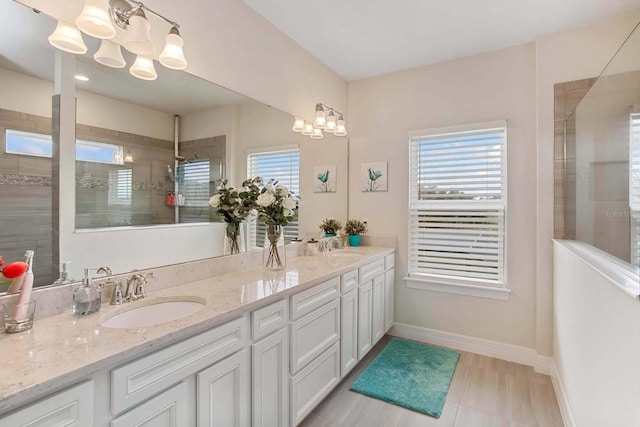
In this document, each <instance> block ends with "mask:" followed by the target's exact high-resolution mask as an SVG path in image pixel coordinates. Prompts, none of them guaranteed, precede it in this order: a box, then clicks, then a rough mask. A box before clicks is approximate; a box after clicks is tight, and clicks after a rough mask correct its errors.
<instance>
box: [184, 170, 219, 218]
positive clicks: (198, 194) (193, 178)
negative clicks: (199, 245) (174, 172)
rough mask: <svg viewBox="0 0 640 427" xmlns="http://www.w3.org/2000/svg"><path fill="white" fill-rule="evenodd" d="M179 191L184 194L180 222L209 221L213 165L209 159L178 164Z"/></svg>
mask: <svg viewBox="0 0 640 427" xmlns="http://www.w3.org/2000/svg"><path fill="white" fill-rule="evenodd" d="M178 176H179V180H178V182H179V184H178V193H179V194H181V195H182V196H184V205H182V206H180V209H179V215H180V218H179V219H180V223H181V224H183V223H185V224H186V223H194V222H208V221H209V214H210V210H209V197H210V195H209V193H210V180H211V165H210V162H209V160H208V159H207V160H199V161H193V162H190V163H185V164H183V165H180V166H178Z"/></svg>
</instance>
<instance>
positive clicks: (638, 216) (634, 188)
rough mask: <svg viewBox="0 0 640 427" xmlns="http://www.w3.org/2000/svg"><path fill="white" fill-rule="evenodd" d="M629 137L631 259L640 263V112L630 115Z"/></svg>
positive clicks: (635, 263)
mask: <svg viewBox="0 0 640 427" xmlns="http://www.w3.org/2000/svg"><path fill="white" fill-rule="evenodd" d="M629 138H630V141H629V226H630V232H631V236H630V240H629V241H630V257H629V261H630V263H631V264H633V265H640V113H632V114H631V116H630V131H629Z"/></svg>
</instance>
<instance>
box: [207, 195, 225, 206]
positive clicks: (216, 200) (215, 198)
mask: <svg viewBox="0 0 640 427" xmlns="http://www.w3.org/2000/svg"><path fill="white" fill-rule="evenodd" d="M221 197H222V196H221V195H220V194H216V195H215V196H212V197H211V198H210V199H209V204H210V205H211V206H213V207H214V208H217V207H218V206H220V198H221Z"/></svg>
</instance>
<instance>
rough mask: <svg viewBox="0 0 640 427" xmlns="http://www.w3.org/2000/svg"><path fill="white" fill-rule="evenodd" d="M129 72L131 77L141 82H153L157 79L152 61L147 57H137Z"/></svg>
mask: <svg viewBox="0 0 640 427" xmlns="http://www.w3.org/2000/svg"><path fill="white" fill-rule="evenodd" d="M129 72H130V73H131V75H132V76H134V77H137V78H139V79H142V80H155V79H157V78H158V74H157V73H156V69H155V67H154V66H153V59H151V58H149V57H148V56H142V55H138V56H137V57H136V61H135V62H134V63H133V65H132V66H131V68H129Z"/></svg>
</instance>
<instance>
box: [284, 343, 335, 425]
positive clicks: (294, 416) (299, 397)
mask: <svg viewBox="0 0 640 427" xmlns="http://www.w3.org/2000/svg"><path fill="white" fill-rule="evenodd" d="M338 382H340V345H339V344H338V343H335V344H334V345H332V346H331V347H330V348H329V349H328V350H327V351H325V352H324V353H322V354H321V355H320V356H318V358H317V359H315V360H314V361H313V362H311V363H310V364H309V365H308V366H307V367H306V368H304V369H303V370H302V371H300V372H299V373H298V374H296V375H295V376H294V377H292V378H291V425H292V426H295V425H298V423H300V421H302V420H303V419H304V417H306V416H307V415H308V414H309V412H311V411H312V410H313V408H315V407H316V406H317V405H318V403H320V402H321V401H322V399H324V398H325V396H326V395H327V394H329V392H331V390H332V389H333V387H334V386H335V385H336V384H337V383H338Z"/></svg>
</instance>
